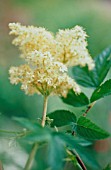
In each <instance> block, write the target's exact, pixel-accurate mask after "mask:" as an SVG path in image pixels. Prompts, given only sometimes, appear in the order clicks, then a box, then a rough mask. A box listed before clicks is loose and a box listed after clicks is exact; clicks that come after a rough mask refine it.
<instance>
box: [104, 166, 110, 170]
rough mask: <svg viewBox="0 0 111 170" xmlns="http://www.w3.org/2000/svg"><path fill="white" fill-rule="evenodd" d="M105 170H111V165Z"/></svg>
mask: <svg viewBox="0 0 111 170" xmlns="http://www.w3.org/2000/svg"><path fill="white" fill-rule="evenodd" d="M103 170H111V166H110V165H107V167H106V168H105V169H103Z"/></svg>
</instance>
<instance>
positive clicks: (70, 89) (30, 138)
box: [9, 23, 111, 170]
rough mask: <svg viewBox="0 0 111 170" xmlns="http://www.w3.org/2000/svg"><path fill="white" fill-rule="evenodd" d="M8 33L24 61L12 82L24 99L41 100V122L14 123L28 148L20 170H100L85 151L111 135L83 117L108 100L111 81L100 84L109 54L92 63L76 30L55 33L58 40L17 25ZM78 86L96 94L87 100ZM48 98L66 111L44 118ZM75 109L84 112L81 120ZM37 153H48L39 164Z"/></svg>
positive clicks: (41, 30)
mask: <svg viewBox="0 0 111 170" xmlns="http://www.w3.org/2000/svg"><path fill="white" fill-rule="evenodd" d="M9 28H10V29H11V31H10V35H15V36H16V37H15V38H14V40H13V42H12V43H13V44H14V45H15V46H18V47H19V49H20V52H21V55H20V57H21V58H22V59H24V61H25V64H23V65H20V66H17V67H15V66H12V67H11V68H10V69H9V79H10V82H11V83H12V84H15V85H16V84H18V83H20V84H21V90H23V91H24V92H25V94H26V95H33V94H38V95H42V96H43V97H44V105H43V114H42V115H41V118H40V119H41V121H39V122H38V121H32V120H28V119H25V118H15V120H16V121H18V122H19V123H20V124H21V125H22V126H23V127H25V128H26V131H25V133H23V132H16V134H17V133H19V136H20V137H21V140H24V141H25V142H29V143H31V144H32V149H31V151H30V153H29V157H28V159H27V160H26V164H25V165H24V167H23V169H24V170H32V169H34V168H35V169H36V170H70V169H71V170H72V169H75V168H76V169H83V170H86V169H87V168H92V169H95V170H96V169H97V170H100V169H102V167H101V166H100V165H99V164H98V162H97V160H96V158H95V156H94V155H93V154H92V151H90V150H88V147H89V146H90V145H92V144H93V143H94V142H95V141H96V140H100V139H104V138H107V137H109V135H110V134H109V133H108V132H106V131H105V130H103V129H101V128H100V127H98V126H97V125H95V124H94V123H93V122H92V121H91V120H90V119H88V118H87V113H88V112H89V110H90V109H91V108H92V107H93V106H94V104H95V102H96V101H97V100H99V99H101V98H102V97H104V96H107V95H110V94H111V80H110V79H109V80H106V81H105V82H104V79H105V78H106V75H107V73H108V71H109V69H110V66H111V59H110V53H111V48H110V47H108V48H107V49H105V50H104V51H103V52H102V53H101V54H99V55H98V56H97V57H95V58H94V60H93V59H92V58H91V56H90V54H89V52H88V49H87V40H86V38H87V34H86V32H85V31H84V29H83V28H82V27H80V26H75V27H74V28H72V29H65V30H59V31H58V32H57V33H56V35H54V34H53V33H51V32H49V31H47V30H46V29H45V28H41V27H33V26H27V27H26V26H22V25H21V24H20V23H10V24H9ZM68 70H70V72H71V73H72V74H71V77H70V75H69V74H68ZM79 85H81V86H84V87H86V88H92V89H94V90H93V93H92V94H91V97H90V98H88V97H87V96H86V95H85V94H84V93H83V92H82V90H81V88H80V86H79ZM50 96H59V97H60V98H61V100H62V102H63V103H64V105H65V107H64V109H63V110H55V111H54V112H52V113H47V105H48V98H49V97H50ZM71 106H72V107H71ZM70 107H71V108H72V110H70V109H69V108H70ZM75 107H80V108H82V109H80V114H79V117H77V115H76V114H75ZM83 108H84V109H83ZM83 110H84V111H83ZM37 118H38V117H37ZM40 148H44V150H47V152H46V155H43V157H41V158H39V162H38V159H37V158H38V156H37V154H39V152H38V149H39V150H40ZM89 151H90V152H89ZM43 162H44V163H43ZM40 164H43V165H42V166H39V165H40ZM69 164H70V166H69ZM40 167H42V168H40Z"/></svg>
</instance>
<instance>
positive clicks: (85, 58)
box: [9, 23, 94, 97]
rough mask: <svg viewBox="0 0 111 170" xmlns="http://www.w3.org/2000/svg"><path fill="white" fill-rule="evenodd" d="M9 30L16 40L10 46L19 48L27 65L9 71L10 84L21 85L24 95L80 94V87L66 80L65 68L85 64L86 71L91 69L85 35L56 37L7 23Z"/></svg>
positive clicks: (67, 32) (71, 32)
mask: <svg viewBox="0 0 111 170" xmlns="http://www.w3.org/2000/svg"><path fill="white" fill-rule="evenodd" d="M9 28H10V29H11V31H10V34H14V35H16V36H17V37H16V38H15V39H14V40H13V44H14V45H16V46H19V48H20V50H21V57H22V58H24V59H25V61H26V62H27V64H26V65H21V66H19V67H11V68H10V70H9V74H10V81H11V83H12V84H18V83H21V84H22V85H21V89H22V90H24V91H25V93H26V94H34V93H39V94H42V95H44V96H48V95H55V94H57V95H61V96H63V97H66V96H67V93H68V91H69V90H70V89H73V90H74V91H75V92H76V93H80V88H79V86H78V85H77V84H76V82H75V81H74V80H73V79H72V78H70V77H69V76H68V74H67V67H69V66H75V65H80V66H85V65H86V64H87V65H88V67H89V69H92V68H93V67H94V63H93V60H92V59H91V57H90V55H89V53H88V51H87V49H86V47H87V42H86V33H85V32H84V31H83V29H82V28H81V27H79V26H76V27H74V28H73V29H70V30H69V29H66V30H59V32H58V33H57V34H56V36H55V37H54V35H53V34H52V33H51V32H49V31H47V30H45V28H41V27H38V28H37V27H33V26H28V27H26V26H22V25H21V24H19V23H10V24H9Z"/></svg>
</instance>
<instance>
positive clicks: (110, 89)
mask: <svg viewBox="0 0 111 170" xmlns="http://www.w3.org/2000/svg"><path fill="white" fill-rule="evenodd" d="M108 95H111V79H110V80H107V81H106V82H105V83H103V84H102V85H101V86H99V87H98V88H97V89H96V90H95V91H94V92H93V94H92V96H91V99H90V100H91V102H93V101H96V100H99V99H101V98H103V97H105V96H108Z"/></svg>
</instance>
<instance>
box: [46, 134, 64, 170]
mask: <svg viewBox="0 0 111 170" xmlns="http://www.w3.org/2000/svg"><path fill="white" fill-rule="evenodd" d="M47 156H48V160H47V161H48V164H49V166H50V167H51V170H57V169H58V170H59V169H60V170H61V169H62V168H63V163H64V162H63V159H64V157H65V146H64V142H63V141H62V140H61V139H60V138H59V136H58V134H57V133H55V134H54V133H53V136H52V138H51V140H50V142H49V143H48V155H47Z"/></svg>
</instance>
